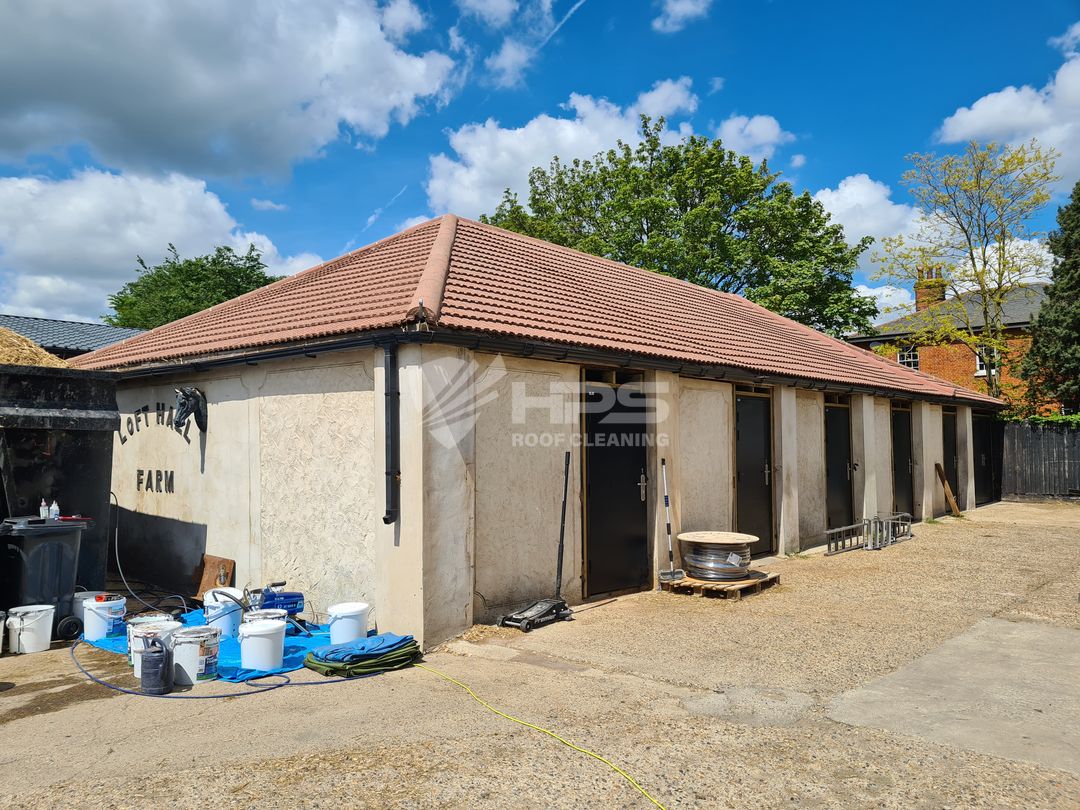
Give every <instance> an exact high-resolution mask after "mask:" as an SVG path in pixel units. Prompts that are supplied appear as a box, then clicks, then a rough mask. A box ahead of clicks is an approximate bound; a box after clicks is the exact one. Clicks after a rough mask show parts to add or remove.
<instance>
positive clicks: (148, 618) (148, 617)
mask: <svg viewBox="0 0 1080 810" xmlns="http://www.w3.org/2000/svg"><path fill="white" fill-rule="evenodd" d="M168 621H172V616H170V615H169V614H168V613H140V614H139V615H138V616H132V617H131V618H130V619H128V620H127V646H128V664H133V663H134V661H133V660H132V658H131V649H132V645H131V639H132V636H133V634H134V633H135V630H136V629H137V628H139V627H142V626H143V625H146V624H161V623H162V622H168Z"/></svg>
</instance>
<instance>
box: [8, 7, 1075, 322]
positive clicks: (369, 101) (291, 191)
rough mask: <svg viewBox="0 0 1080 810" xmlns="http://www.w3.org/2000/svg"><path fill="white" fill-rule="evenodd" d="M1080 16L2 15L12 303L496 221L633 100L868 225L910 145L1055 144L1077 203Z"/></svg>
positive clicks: (616, 11) (641, 10) (1042, 11)
mask: <svg viewBox="0 0 1080 810" xmlns="http://www.w3.org/2000/svg"><path fill="white" fill-rule="evenodd" d="M1078 21H1080V3H1077V2H1066V1H1065V0H1040V2H1038V3H1032V4H1028V5H1027V6H1025V7H1024V9H1023V12H1022V13H1019V14H1018V13H1016V11H1015V4H1012V3H1007V2H989V3H985V2H984V3H978V4H974V3H941V2H937V3H929V2H908V3H904V4H885V3H865V2H860V3H805V2H740V3H734V2H725V0H712V1H711V2H710V0H657V1H656V2H648V1H647V0H642V2H633V3H626V2H623V3H616V2H605V0H584V2H579V0H558V1H557V2H552V0H456V1H455V2H450V1H449V0H447V1H446V2H424V1H423V0H383V1H382V2H378V3H376V2H375V0H355V1H354V2H338V3H330V2H306V3H301V2H287V1H286V0H282V2H279V3H257V2H255V0H234V1H233V2H230V3H227V4H213V3H208V2H205V0H174V2H172V3H170V4H167V5H157V4H141V3H136V2H134V0H126V1H125V2H121V1H120V0H101V2H97V3H93V4H71V3H65V2H60V0H56V2H48V1H46V0H36V2H31V1H30V0H23V1H22V2H13V3H7V4H5V5H4V7H3V9H2V10H0V77H3V78H0V296H2V298H0V309H2V310H3V311H7V312H15V313H20V314H31V315H41V316H50V317H77V318H83V319H93V318H96V317H97V316H99V315H101V314H102V313H104V312H105V311H106V309H107V308H106V303H105V299H106V296H107V294H108V293H109V292H111V291H114V290H115V289H117V288H118V287H119V286H120V285H121V284H123V283H124V282H125V281H127V280H129V279H130V278H132V277H133V275H134V268H135V256H136V254H138V255H142V256H143V257H144V258H146V259H147V260H148V261H151V262H153V261H156V260H158V259H159V258H160V257H161V255H162V254H163V252H164V250H165V247H166V245H167V243H168V242H170V241H171V242H174V243H175V244H176V245H177V247H178V248H179V249H180V251H181V253H182V254H194V253H201V252H206V251H208V250H209V249H210V248H211V247H212V246H214V245H216V244H233V245H235V246H237V247H238V248H242V247H244V246H245V245H246V243H247V242H248V241H255V242H256V244H258V245H259V246H260V248H261V249H263V251H264V253H265V255H266V257H267V260H268V262H269V263H270V264H271V266H272V268H273V269H274V270H276V271H278V272H295V271H297V270H300V269H303V268H304V267H307V266H310V265H311V264H313V263H316V262H318V261H319V260H320V259H327V258H331V257H333V256H336V255H339V254H340V253H342V252H345V251H347V250H350V249H352V248H355V247H359V246H361V245H363V244H366V243H368V242H371V241H374V240H376V239H378V238H381V237H383V236H386V235H388V234H390V233H393V232H394V231H396V230H398V229H400V228H401V227H402V226H403V225H405V224H408V223H410V222H413V221H415V220H416V219H417V218H426V217H428V216H432V215H435V214H439V213H442V212H444V211H446V210H452V211H454V212H456V213H459V214H462V215H465V216H476V215H477V214H479V213H481V212H485V211H490V210H492V209H493V208H494V206H495V205H496V204H497V202H498V199H499V196H500V192H501V189H502V188H504V187H506V186H511V187H514V188H517V189H519V190H523V189H524V188H525V178H526V174H527V171H528V169H529V167H530V166H532V165H537V164H546V163H547V162H548V160H549V159H550V157H551V156H552V155H553V154H560V155H562V156H563V157H575V156H578V157H585V156H588V155H591V154H592V153H594V152H596V151H598V150H599V149H602V148H606V147H607V146H609V145H611V144H612V143H613V142H614V140H615V139H616V138H619V137H622V138H624V139H625V138H629V137H632V136H633V134H634V129H635V120H636V115H637V113H638V112H642V111H645V112H650V113H653V114H664V115H666V116H667V118H668V121H669V126H670V127H671V130H672V131H671V134H670V136H669V137H671V138H677V137H678V136H679V133H680V132H689V131H693V132H695V133H699V134H708V135H710V136H714V137H715V136H719V137H721V138H722V139H723V140H724V141H725V143H726V144H727V145H728V146H729V147H730V148H735V149H737V150H738V151H743V152H747V153H749V154H751V155H753V156H755V157H758V158H760V157H766V158H768V159H769V161H770V165H771V166H772V167H773V168H774V169H779V170H781V171H783V173H784V176H785V178H786V179H788V180H790V181H791V182H792V183H793V184H794V185H795V186H796V188H798V189H800V190H802V189H805V190H808V191H810V192H811V193H813V194H816V195H818V197H819V199H821V201H822V202H823V203H824V204H825V205H826V207H828V208H829V209H830V211H832V212H833V214H834V216H835V217H836V218H837V219H838V220H839V221H841V222H842V223H843V224H844V225H845V228H846V231H847V233H848V236H849V238H850V239H852V240H855V239H856V238H858V237H860V236H862V235H866V234H869V235H873V236H876V237H881V236H886V235H889V234H893V233H898V232H902V231H903V230H904V229H905V228H907V227H910V224H911V220H912V211H911V209H910V207H909V206H908V205H907V203H908V197H907V192H906V191H905V190H904V189H903V188H902V187H901V186H900V183H899V180H900V176H901V174H902V173H903V170H904V168H905V162H904V155H906V154H907V153H909V152H912V151H926V150H937V151H946V150H950V149H955V148H957V147H958V145H959V144H961V143H962V142H963V141H965V140H967V139H968V138H977V139H980V140H989V139H997V140H1002V141H1007V142H1020V141H1023V140H1026V139H1027V138H1030V137H1033V136H1035V137H1039V138H1040V140H1042V141H1043V142H1044V143H1047V144H1048V145H1052V146H1054V147H1056V148H1057V149H1059V150H1060V151H1061V152H1062V158H1061V160H1060V163H1059V170H1060V171H1061V173H1062V175H1063V176H1064V179H1063V182H1062V185H1061V189H1062V190H1064V189H1065V188H1067V187H1071V185H1072V183H1073V182H1075V181H1076V180H1077V179H1080V56H1078V55H1077V50H1078V48H1080V24H1078ZM1052 216H1053V210H1049V211H1047V213H1046V216H1045V217H1044V220H1043V223H1042V224H1043V225H1044V226H1048V225H1050V223H1051V222H1052ZM858 281H859V282H860V283H862V284H864V285H866V286H867V287H868V288H870V289H873V290H874V291H875V293H876V294H877V295H879V296H880V297H881V299H882V300H883V301H885V302H886V303H889V304H902V303H903V302H904V301H905V300H907V297H908V293H906V292H905V291H902V290H898V289H892V288H890V289H884V290H883V289H881V288H882V285H883V282H880V281H874V280H872V279H870V278H868V277H867V276H866V274H865V272H863V273H860V277H859V279H858Z"/></svg>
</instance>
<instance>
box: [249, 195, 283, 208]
mask: <svg viewBox="0 0 1080 810" xmlns="http://www.w3.org/2000/svg"><path fill="white" fill-rule="evenodd" d="M251 207H252V208H254V209H255V210H256V211H288V210H289V206H287V205H285V203H276V202H274V201H273V200H260V199H259V198H258V197H252V198H251Z"/></svg>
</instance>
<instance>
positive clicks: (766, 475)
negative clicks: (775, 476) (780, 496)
mask: <svg viewBox="0 0 1080 810" xmlns="http://www.w3.org/2000/svg"><path fill="white" fill-rule="evenodd" d="M771 474H772V470H771V469H769V462H767V461H766V462H765V486H768V485H769V476H770V475H771Z"/></svg>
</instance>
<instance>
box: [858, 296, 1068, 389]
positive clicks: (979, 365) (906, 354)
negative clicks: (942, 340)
mask: <svg viewBox="0 0 1080 810" xmlns="http://www.w3.org/2000/svg"><path fill="white" fill-rule="evenodd" d="M1046 286H1047V285H1046V284H1029V285H1025V286H1023V287H1017V288H1016V289H1014V290H1011V291H1010V292H1009V293H1008V294H1007V295H1006V300H1005V304H1004V307H1003V323H1004V325H1005V327H1006V330H1005V334H1006V343H1007V345H1008V348H1009V352H1008V356H1007V357H1006V358H1005V359H1004V362H1003V365H1002V367H1001V368H1000V369H998V370H997V371H996V372H995V373H997V374H999V375H1000V380H1001V390H1002V393H1003V395H1004V396H1006V397H1007V398H1009V399H1012V400H1017V399H1020V398H1022V397H1023V395H1024V391H1025V385H1024V381H1023V380H1021V379H1020V378H1019V376H1018V375H1017V370H1018V364H1019V360H1020V358H1021V357H1023V355H1024V353H1025V352H1026V351H1027V348H1028V346H1029V345H1030V344H1031V337H1030V336H1029V334H1028V329H1029V327H1030V326H1031V322H1032V320H1033V319H1034V317H1035V315H1036V313H1037V312H1038V311H1039V308H1040V307H1041V306H1042V302H1043V299H1044V297H1045V295H1046ZM962 298H965V299H966V300H964V301H963V305H964V307H965V309H966V310H967V312H968V316H967V317H968V318H969V319H970V323H971V325H972V326H973V327H976V328H977V327H978V326H979V325H980V324H981V322H982V316H981V313H980V308H979V306H978V303H977V301H975V300H972V299H973V298H974V295H973V294H969V295H968V296H962ZM943 301H945V286H944V284H943V283H942V282H941V279H938V278H926V279H922V280H920V281H918V282H916V284H915V312H913V313H911V314H909V315H905V316H903V317H902V318H896V319H895V320H891V321H887V322H886V323H883V324H880V325H879V326H878V331H877V334H873V335H853V336H850V337H848V341H849V342H851V343H854V344H855V345H856V346H861V347H863V348H866V349H876V348H878V347H880V346H882V345H883V344H890V345H894V346H897V347H898V348H899V351H898V352H897V353H896V354H895V355H894V359H895V360H896V361H897V362H898V363H900V364H901V365H903V366H907V367H908V368H910V369H913V370H916V371H922V372H924V373H926V374H932V375H934V376H935V377H940V378H941V379H943V380H948V381H949V382H952V383H955V384H956V385H959V386H963V387H964V388H970V389H973V390H976V391H984V392H985V391H986V369H985V368H984V366H983V362H982V358H980V357H978V356H976V354H975V353H974V352H973V351H972V350H971V349H970V348H968V347H967V346H965V345H964V344H963V343H960V342H956V343H947V344H944V345H939V346H905V339H907V338H910V337H911V335H913V334H914V333H916V332H918V331H920V330H923V329H926V328H927V327H928V326H931V325H932V320H931V319H930V318H929V317H928V316H927V315H926V314H925V313H926V311H927V310H928V309H930V308H932V307H934V306H936V305H938V304H940V303H941V302H943ZM957 325H958V326H961V323H960V322H959V321H958V322H957Z"/></svg>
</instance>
